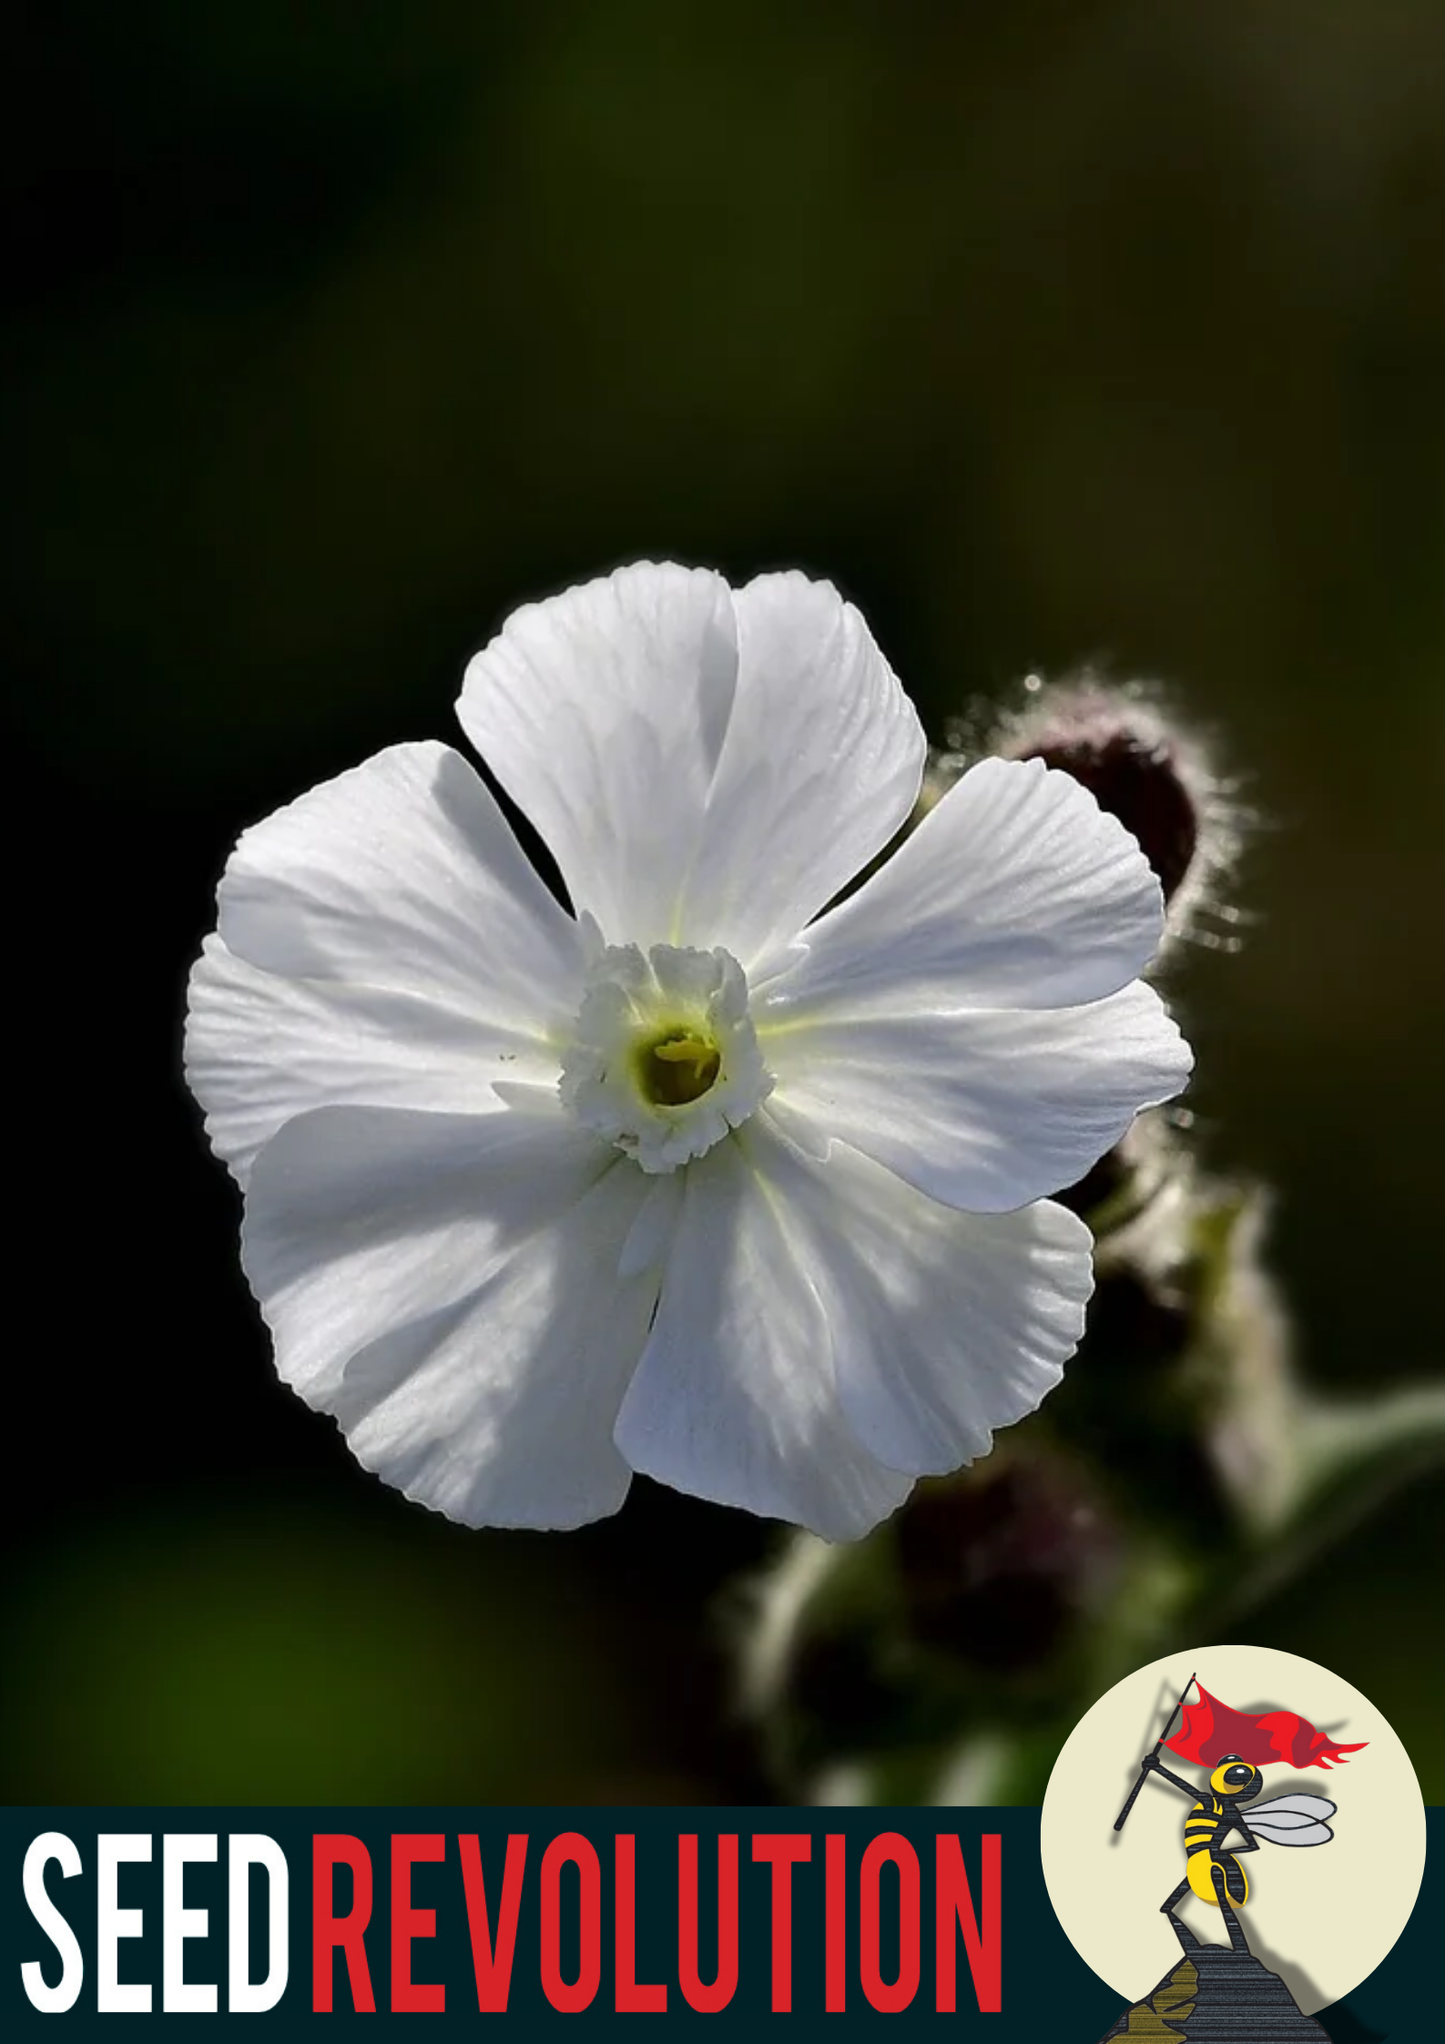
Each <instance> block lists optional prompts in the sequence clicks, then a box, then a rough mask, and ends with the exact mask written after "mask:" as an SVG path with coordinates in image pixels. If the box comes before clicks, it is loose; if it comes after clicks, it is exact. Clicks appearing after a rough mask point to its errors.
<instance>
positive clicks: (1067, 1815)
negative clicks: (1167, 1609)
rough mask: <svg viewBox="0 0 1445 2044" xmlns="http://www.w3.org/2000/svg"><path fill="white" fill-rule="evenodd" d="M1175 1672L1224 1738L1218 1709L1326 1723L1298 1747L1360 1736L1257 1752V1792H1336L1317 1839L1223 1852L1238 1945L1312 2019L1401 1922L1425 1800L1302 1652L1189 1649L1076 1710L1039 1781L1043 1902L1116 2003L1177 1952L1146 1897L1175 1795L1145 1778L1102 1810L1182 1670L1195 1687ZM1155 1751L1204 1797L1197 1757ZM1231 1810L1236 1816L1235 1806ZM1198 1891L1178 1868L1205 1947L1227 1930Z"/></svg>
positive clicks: (1161, 1883)
mask: <svg viewBox="0 0 1445 2044" xmlns="http://www.w3.org/2000/svg"><path fill="white" fill-rule="evenodd" d="M1191 1675H1192V1676H1193V1677H1194V1678H1196V1682H1197V1684H1198V1685H1202V1687H1203V1688H1204V1689H1205V1690H1206V1691H1207V1692H1208V1693H1209V1695H1210V1697H1212V1698H1213V1699H1215V1700H1217V1701H1218V1702H1219V1703H1222V1704H1225V1705H1227V1706H1228V1707H1229V1710H1230V1712H1231V1714H1232V1715H1231V1717H1230V1718H1228V1719H1221V1720H1220V1722H1221V1724H1222V1725H1227V1726H1230V1727H1231V1728H1234V1729H1235V1730H1236V1735H1237V1736H1243V1735H1242V1733H1239V1732H1238V1728H1237V1727H1235V1723H1234V1715H1233V1714H1239V1713H1243V1714H1246V1715H1248V1716H1256V1715H1261V1714H1265V1713H1276V1712H1277V1713H1280V1714H1281V1716H1282V1717H1283V1714H1285V1713H1293V1714H1297V1715H1298V1717H1299V1718H1301V1719H1303V1720H1305V1721H1307V1725H1308V1728H1309V1729H1310V1730H1317V1731H1318V1732H1320V1733H1322V1734H1325V1735H1326V1737H1325V1739H1324V1740H1322V1741H1320V1742H1319V1743H1318V1744H1316V1745H1314V1747H1313V1751H1314V1752H1315V1753H1316V1754H1319V1753H1327V1752H1328V1751H1329V1750H1330V1749H1331V1747H1333V1746H1343V1745H1356V1744H1359V1745H1362V1748H1363V1750H1361V1751H1358V1752H1354V1753H1351V1754H1349V1755H1348V1756H1346V1757H1345V1758H1343V1759H1337V1760H1336V1761H1335V1762H1334V1764H1333V1765H1331V1766H1329V1767H1328V1768H1325V1767H1322V1766H1320V1765H1318V1764H1312V1765H1300V1764H1298V1761H1299V1759H1300V1757H1301V1756H1303V1755H1304V1754H1305V1753H1306V1752H1307V1751H1308V1750H1309V1749H1310V1747H1311V1741H1310V1740H1309V1739H1308V1738H1307V1737H1306V1738H1303V1739H1301V1740H1299V1741H1298V1742H1296V1743H1295V1744H1294V1745H1293V1746H1292V1747H1290V1748H1289V1749H1288V1752H1289V1756H1290V1757H1279V1758H1274V1759H1271V1760H1270V1761H1268V1762H1267V1763H1266V1764H1264V1765H1263V1767H1262V1770H1261V1771H1262V1773H1263V1777H1264V1779H1263V1785H1262V1787H1261V1788H1260V1790H1259V1796H1260V1800H1261V1802H1263V1801H1266V1800H1273V1799H1275V1798H1278V1797H1280V1796H1284V1795H1304V1796H1311V1797H1326V1798H1328V1799H1329V1800H1330V1801H1331V1802H1333V1803H1336V1804H1337V1805H1338V1809H1337V1811H1336V1813H1335V1814H1334V1815H1333V1816H1331V1817H1330V1818H1329V1821H1328V1829H1329V1830H1330V1831H1331V1832H1332V1833H1333V1836H1332V1837H1331V1838H1330V1839H1329V1840H1328V1841H1327V1842H1322V1843H1315V1844H1311V1845H1309V1846H1307V1847H1301V1846H1296V1847H1293V1848H1292V1849H1286V1848H1284V1847H1282V1846H1280V1845H1279V1844H1277V1843H1275V1842H1274V1841H1273V1840H1271V1841H1269V1842H1261V1845H1260V1849H1259V1850H1258V1851H1256V1852H1252V1853H1249V1854H1248V1855H1247V1856H1246V1855H1243V1854H1241V1855H1240V1856H1239V1859H1238V1862H1237V1864H1238V1865H1239V1866H1240V1867H1241V1868H1242V1869H1247V1872H1248V1902H1247V1904H1246V1906H1245V1907H1244V1908H1242V1909H1241V1911H1240V1913H1239V1922H1240V1924H1241V1925H1242V1926H1243V1927H1244V1929H1245V1931H1246V1934H1247V1937H1248V1942H1249V1946H1250V1949H1251V1950H1252V1951H1253V1952H1254V1953H1255V1954H1256V1956H1257V1957H1258V1958H1259V1959H1260V1960H1261V1961H1262V1962H1263V1964H1264V1965H1266V1966H1267V1967H1269V1968H1270V1970H1271V1971H1273V1972H1275V1973H1277V1974H1278V1975H1279V1976H1280V1978H1281V1979H1282V1980H1283V1981H1284V1982H1285V1984H1286V1986H1288V1988H1289V1990H1290V1992H1291V1993H1292V1994H1293V1995H1294V1998H1295V2000H1296V2002H1297V2003H1298V2005H1299V2007H1300V2009H1301V2010H1302V2011H1303V2013H1304V2014H1305V2015H1312V2014H1314V2012H1315V2011H1316V2010H1317V2009H1322V2008H1327V2007H1329V2005H1330V2004H1331V2003H1332V2002H1336V2001H1338V2000H1340V1998H1341V1997H1342V1996H1343V1995H1346V1994H1348V1993H1349V1992H1350V1990H1351V1988H1354V1987H1358V1986H1359V1984H1360V1982H1361V1981H1362V1980H1365V1979H1367V1978H1368V1977H1369V1975H1370V1974H1371V1973H1372V1972H1373V1971H1374V1970H1375V1968H1376V1967H1377V1966H1378V1965H1379V1963H1380V1961H1381V1960H1382V1959H1383V1958H1384V1957H1385V1955H1386V1953H1387V1952H1388V1951H1389V1950H1390V1948H1391V1946H1392V1945H1393V1944H1394V1943H1395V1940H1396V1939H1397V1938H1398V1937H1399V1935H1400V1933H1401V1931H1402V1930H1403V1929H1404V1928H1405V1925H1406V1923H1407V1922H1408V1921H1409V1918H1410V1912H1411V1910H1412V1909H1413V1907H1414V1904H1415V1898H1416V1896H1417V1894H1418V1893H1419V1889H1420V1880H1421V1876H1422V1875H1423V1873H1424V1869H1425V1810H1424V1805H1423V1803H1422V1801H1421V1797H1420V1785H1419V1783H1418V1782H1417V1780H1416V1778H1415V1770H1414V1768H1413V1767H1412V1766H1411V1764H1410V1756H1409V1755H1408V1753H1407V1752H1406V1751H1405V1748H1404V1746H1403V1745H1402V1743H1401V1741H1400V1739H1399V1737H1398V1735H1397V1734H1396V1733H1395V1731H1394V1730H1393V1729H1392V1727H1391V1726H1390V1725H1389V1723H1388V1722H1387V1721H1386V1719H1385V1718H1384V1717H1383V1716H1382V1715H1381V1713H1380V1712H1379V1711H1378V1710H1377V1709H1376V1708H1375V1706H1374V1704H1372V1703H1371V1702H1370V1700H1369V1699H1368V1697H1365V1696H1362V1695H1361V1694H1360V1692H1359V1690H1357V1689H1355V1688H1353V1687H1352V1686H1351V1685H1350V1684H1349V1683H1348V1682H1345V1681H1344V1680H1342V1678H1341V1677H1340V1676H1338V1675H1336V1674H1334V1673H1333V1672H1332V1671H1331V1670H1329V1669H1328V1668H1322V1667H1320V1666H1319V1665H1318V1664H1317V1663H1316V1662H1314V1661H1307V1660H1305V1659H1303V1658H1302V1657H1301V1656H1300V1655H1298V1654H1283V1653H1279V1652H1277V1651H1275V1649H1273V1648H1271V1647H1250V1646H1209V1647H1197V1648H1192V1649H1187V1650H1185V1651H1183V1652H1180V1653H1176V1654H1169V1655H1167V1656H1165V1657H1164V1658H1163V1659H1162V1660H1158V1661H1152V1662H1150V1663H1149V1665H1148V1666H1147V1667H1144V1668H1138V1669H1136V1670H1135V1672H1134V1673H1133V1674H1132V1675H1126V1676H1125V1677H1124V1679H1123V1681H1122V1682H1117V1683H1115V1685H1114V1687H1113V1688H1112V1689H1110V1690H1108V1691H1107V1692H1106V1693H1105V1694H1104V1695H1103V1696H1101V1697H1100V1698H1099V1700H1098V1702H1097V1703H1095V1704H1094V1705H1093V1707H1092V1708H1091V1709H1090V1710H1088V1711H1087V1712H1086V1713H1085V1714H1084V1716H1083V1717H1082V1718H1080V1720H1079V1722H1078V1724H1077V1725H1076V1726H1075V1727H1074V1729H1073V1731H1072V1732H1071V1733H1070V1734H1069V1737H1068V1738H1067V1739H1066V1740H1065V1742H1064V1745H1063V1747H1062V1749H1061V1751H1060V1753H1059V1757H1058V1759H1057V1760H1056V1761H1055V1763H1054V1769H1053V1773H1052V1774H1051V1775H1050V1777H1049V1785H1048V1788H1047V1790H1046V1791H1045V1794H1044V1805H1043V1817H1042V1829H1041V1841H1040V1842H1041V1849H1042V1854H1043V1868H1044V1880H1045V1882H1046V1884H1047V1886H1048V1891H1049V1899H1050V1901H1051V1902H1052V1903H1053V1906H1054V1913H1055V1915H1056V1916H1057V1917H1058V1919H1059V1922H1060V1924H1061V1925H1062V1927H1063V1930H1064V1932H1065V1935H1066V1936H1067V1937H1068V1939H1069V1942H1070V1943H1071V1944H1072V1945H1073V1947H1074V1949H1075V1951H1077V1952H1078V1954H1079V1956H1080V1957H1081V1958H1082V1959H1083V1960H1085V1962H1086V1963H1087V1964H1088V1965H1089V1966H1090V1967H1092V1969H1093V1970H1094V1972H1095V1973H1097V1974H1098V1975H1099V1977H1100V1978H1101V1979H1102V1980H1105V1981H1107V1982H1108V1984H1109V1986H1110V1987H1112V1988H1113V1989H1114V1990H1115V1991H1116V1992H1117V1993H1118V1994H1119V1995H1121V1996H1122V1997H1123V1998H1124V2000H1125V2001H1126V2002H1137V2001H1139V2000H1141V1999H1142V1998H1143V1997H1144V1996H1146V1995H1147V1994H1148V1993H1149V1992H1150V1991H1151V1990H1152V1989H1153V1988H1154V1987H1155V1986H1156V1984H1157V1983H1158V1982H1159V1981H1160V1980H1161V1978H1162V1977H1164V1976H1165V1975H1166V1974H1167V1973H1168V1971H1169V1969H1170V1967H1171V1965H1176V1964H1177V1963H1178V1961H1179V1958H1180V1950H1181V1947H1180V1941H1179V1939H1178V1937H1177V1935H1176V1933H1175V1931H1174V1929H1173V1928H1172V1926H1171V1923H1170V1920H1169V1917H1168V1916H1166V1915H1164V1914H1162V1913H1161V1909H1160V1905H1161V1904H1162V1903H1163V1902H1164V1901H1165V1899H1166V1897H1167V1896H1169V1895H1170V1894H1171V1893H1172V1892H1173V1891H1174V1889H1175V1888H1176V1886H1177V1885H1178V1884H1179V1883H1180V1882H1181V1881H1183V1880H1184V1879H1185V1878H1186V1859H1185V1850H1184V1846H1185V1840H1184V1826H1185V1823H1186V1820H1188V1819H1189V1817H1190V1815H1191V1809H1190V1803H1189V1801H1188V1798H1187V1796H1186V1795H1184V1794H1182V1793H1181V1792H1180V1791H1179V1790H1178V1789H1176V1788H1174V1787H1172V1786H1170V1785H1169V1784H1167V1783H1166V1782H1164V1781H1162V1780H1161V1779H1160V1778H1159V1777H1158V1776H1157V1775H1154V1774H1149V1775H1146V1778H1145V1780H1144V1783H1143V1786H1142V1788H1141V1789H1140V1791H1139V1794H1138V1796H1137V1798H1136V1799H1135V1801H1134V1803H1133V1805H1132V1807H1131V1809H1130V1811H1129V1815H1128V1817H1127V1818H1126V1819H1125V1822H1124V1824H1123V1827H1122V1828H1121V1829H1119V1830H1116V1829H1115V1819H1116V1818H1117V1817H1118V1816H1119V1814H1120V1812H1121V1810H1122V1808H1123V1806H1124V1804H1125V1802H1126V1800H1127V1799H1128V1797H1129V1794H1130V1791H1131V1790H1132V1789H1133V1787H1134V1785H1135V1783H1136V1781H1137V1780H1138V1778H1139V1772H1140V1768H1139V1763H1140V1760H1141V1758H1142V1756H1143V1755H1145V1754H1146V1753H1148V1752H1150V1751H1151V1749H1152V1748H1153V1747H1154V1744H1155V1741H1156V1740H1157V1739H1158V1738H1159V1737H1160V1735H1161V1733H1163V1732H1164V1730H1165V1723H1166V1720H1167V1719H1168V1717H1169V1714H1170V1712H1171V1710H1172V1709H1173V1707H1174V1704H1175V1701H1176V1699H1178V1698H1179V1696H1180V1695H1181V1692H1184V1691H1185V1688H1186V1683H1188V1684H1189V1686H1188V1691H1187V1696H1188V1700H1189V1701H1190V1702H1197V1701H1198V1699H1199V1697H1200V1688H1199V1687H1198V1686H1196V1682H1191V1681H1190V1677H1191ZM1193 1722H1194V1723H1195V1724H1198V1723H1199V1720H1198V1719H1197V1718H1196V1719H1194V1720H1193ZM1274 1722H1276V1723H1277V1722H1279V1721H1278V1720H1275V1721H1274ZM1184 1724H1185V1719H1184V1716H1183V1714H1182V1712H1181V1714H1180V1715H1178V1716H1176V1717H1175V1719H1174V1723H1173V1728H1172V1730H1171V1732H1170V1734H1169V1736H1170V1737H1171V1738H1180V1737H1182V1735H1183V1727H1184ZM1267 1736H1273V1733H1272V1732H1270V1733H1269V1734H1268V1735H1267ZM1186 1743H1187V1742H1186ZM1202 1750H1203V1751H1204V1752H1205V1753H1206V1754H1208V1752H1209V1749H1208V1748H1205V1749H1202ZM1244 1757H1245V1759H1252V1758H1253V1757H1254V1756H1253V1755H1250V1754H1246V1755H1245V1756H1244ZM1159 1758H1160V1760H1161V1761H1162V1762H1163V1764H1164V1765H1165V1766H1166V1767H1168V1768H1169V1769H1170V1771H1171V1772H1172V1773H1174V1774H1176V1775H1177V1776H1179V1777H1180V1778H1181V1779H1182V1780H1184V1781H1187V1782H1189V1783H1190V1784H1191V1785H1195V1786H1197V1788H1198V1791H1199V1793H1200V1794H1201V1795H1204V1796H1206V1797H1207V1796H1208V1794H1209V1786H1208V1784H1209V1778H1210V1775H1211V1772H1212V1771H1213V1769H1212V1768H1211V1767H1210V1766H1208V1765H1202V1764H1199V1763H1197V1762H1193V1761H1191V1760H1190V1759H1188V1758H1187V1757H1185V1758H1182V1757H1180V1755H1179V1753H1178V1752H1176V1751H1173V1750H1171V1749H1170V1748H1168V1747H1165V1748H1164V1749H1163V1750H1162V1751H1161V1752H1160V1754H1159ZM1240 1814H1241V1815H1243V1816H1244V1817H1245V1818H1246V1820H1247V1819H1248V1815H1249V1807H1248V1805H1247V1804H1241V1805H1240ZM1236 1843H1238V1840H1237V1839H1236ZM1196 1870H1197V1869H1194V1868H1193V1867H1192V1865H1191V1866H1190V1869H1189V1871H1190V1873H1191V1874H1192V1872H1193V1871H1196ZM1205 1892H1206V1889H1205V1887H1204V1886H1203V1885H1202V1884H1200V1883H1195V1882H1193V1881H1192V1879H1191V1886H1190V1889H1189V1890H1187V1891H1186V1895H1185V1898H1184V1899H1183V1900H1181V1901H1180V1902H1179V1903H1178V1904H1177V1913H1178V1916H1179V1919H1180V1921H1181V1922H1182V1923H1183V1924H1184V1925H1185V1926H1186V1929H1187V1930H1188V1932H1189V1933H1191V1934H1192V1935H1193V1936H1194V1937H1196V1938H1198V1939H1199V1940H1200V1941H1201V1942H1202V1943H1204V1944H1222V1943H1223V1942H1224V1941H1225V1938H1226V1931H1227V1926H1226V1925H1225V1923H1224V1920H1223V1918H1222V1916H1221V1912H1220V1910H1219V1908H1218V1906H1217V1905H1211V1906H1206V1904H1205V1902H1204V1901H1203V1900H1202V1899H1200V1898H1201V1896H1202V1895H1203V1894H1204V1893H1205Z"/></svg>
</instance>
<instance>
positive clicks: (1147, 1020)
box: [758, 980, 1191, 1213]
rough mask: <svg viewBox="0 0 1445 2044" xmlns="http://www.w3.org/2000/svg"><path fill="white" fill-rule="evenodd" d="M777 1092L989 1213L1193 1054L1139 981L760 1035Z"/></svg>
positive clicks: (1028, 1194)
mask: <svg viewBox="0 0 1445 2044" xmlns="http://www.w3.org/2000/svg"><path fill="white" fill-rule="evenodd" d="M758 1033H759V1040H760V1042H761V1043H762V1044H763V1047H764V1055H765V1056H766V1058H767V1060H768V1062H769V1064H770V1065H771V1066H772V1068H773V1071H774V1072H775V1073H776V1075H777V1082H778V1084H777V1095H776V1098H777V1100H778V1102H779V1104H780V1105H781V1106H783V1107H784V1108H785V1109H792V1110H794V1111H796V1112H799V1113H802V1114H805V1115H807V1116H808V1117H809V1119H810V1120H812V1121H813V1122H814V1123H815V1124H816V1125H817V1126H818V1127H819V1128H821V1129H826V1130H827V1131H828V1133H829V1134H830V1135H832V1136H836V1137H838V1138H839V1139H840V1140H842V1141H843V1142H845V1143H851V1144H852V1145H853V1147H854V1148H855V1149H859V1150H862V1151H863V1152H864V1154H865V1155H866V1156H869V1157H872V1158H873V1159H874V1160H875V1161H876V1162H877V1163H879V1164H885V1165H887V1166H888V1168H889V1169H890V1170H892V1171H896V1172H897V1173H898V1175H899V1177H900V1178H906V1179H907V1180H908V1181H909V1183H910V1184H911V1185H915V1186H917V1188H918V1190H919V1191H920V1192H924V1193H927V1194H928V1196H929V1197H930V1198H931V1199H937V1200H942V1201H943V1202H944V1204H945V1205H947V1206H953V1207H964V1208H968V1209H970V1210H971V1211H974V1212H979V1213H1000V1212H1005V1211H1007V1210H1009V1209H1011V1208H1014V1207H1021V1206H1027V1205H1028V1204H1029V1203H1030V1202H1031V1201H1033V1200H1036V1199H1042V1198H1046V1197H1047V1196H1048V1194H1050V1193H1053V1192H1057V1191H1059V1189H1060V1188H1061V1187H1062V1186H1066V1185H1072V1184H1074V1183H1075V1181H1076V1180H1077V1179H1079V1178H1081V1177H1082V1176H1083V1174H1084V1173H1085V1172H1086V1171H1087V1170H1088V1169H1089V1167H1090V1166H1091V1165H1092V1164H1094V1163H1096V1162H1097V1161H1098V1159H1099V1158H1100V1157H1102V1156H1103V1154H1104V1152H1105V1151H1106V1150H1109V1149H1112V1148H1113V1146H1114V1144H1115V1143H1116V1142H1118V1140H1119V1138H1120V1137H1121V1136H1122V1135H1123V1133H1124V1131H1125V1130H1126V1129H1127V1128H1128V1126H1129V1124H1130V1123H1131V1122H1132V1121H1133V1119H1134V1117H1135V1115H1136V1114H1137V1113H1138V1112H1139V1110H1140V1109H1141V1108H1144V1107H1152V1106H1155V1105H1157V1103H1158V1102H1160V1101H1162V1100H1169V1099H1172V1098H1173V1096H1174V1095H1175V1094H1176V1093H1177V1092H1178V1091H1179V1090H1180V1088H1181V1087H1182V1086H1183V1084H1184V1082H1185V1080H1186V1079H1187V1078H1188V1076H1189V1071H1190V1063H1191V1060H1190V1055H1189V1050H1188V1047H1187V1046H1186V1044H1185V1043H1184V1040H1183V1038H1182V1037H1181V1036H1180V1034H1179V1031H1178V1030H1177V1029H1176V1028H1175V1026H1174V1024H1173V1022H1172V1021H1171V1020H1170V1019H1169V1016H1168V1014H1167V1012H1166V1011H1165V1008H1164V1004H1163V1002H1162V1001H1161V1000H1160V999H1159V996H1158V995H1157V994H1156V993H1155V992H1154V991H1153V989H1152V988H1151V987H1147V986H1145V985H1144V984H1143V982H1142V981H1139V980H1136V981H1135V982H1134V984H1133V985H1132V986H1127V987H1125V988H1124V989H1123V990H1122V992H1120V993H1117V994H1111V995H1110V996H1109V997H1108V998H1107V999H1106V1000H1102V1001H1092V1002H1090V1003H1089V1004H1088V1005H1087V1006H1086V1007H1081V1008H1018V1009H1007V1008H1000V1009H993V1010H984V1011H981V1012H979V1013H977V1014H952V1015H938V1014H909V1013H907V1012H900V1013H895V1014H886V1015H877V1016H871V1017H867V1018H856V1019H843V1020H839V1021H830V1020H817V1021H809V1022H807V1023H803V1022H801V1021H800V1022H798V1023H796V1024H793V1025H790V1026H788V1027H786V1028H783V1029H780V1030H777V1031H776V1032H775V1031H773V1030H772V1029H768V1030H766V1031H764V1030H759V1032H758Z"/></svg>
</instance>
